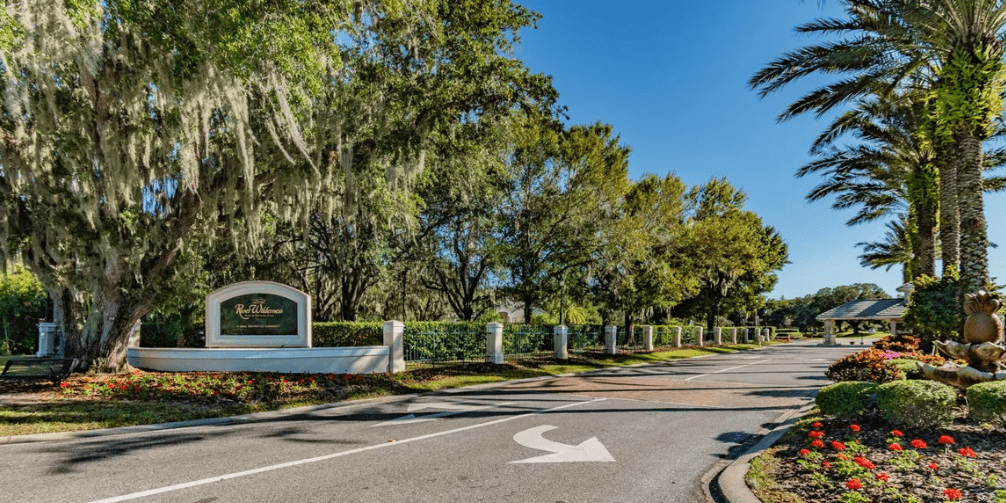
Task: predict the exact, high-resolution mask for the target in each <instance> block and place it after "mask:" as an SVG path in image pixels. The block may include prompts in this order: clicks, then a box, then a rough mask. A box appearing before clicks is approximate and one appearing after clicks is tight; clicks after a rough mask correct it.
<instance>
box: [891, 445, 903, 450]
mask: <svg viewBox="0 0 1006 503" xmlns="http://www.w3.org/2000/svg"><path fill="white" fill-rule="evenodd" d="M887 449H888V450H891V451H903V450H904V449H902V448H901V446H900V445H898V444H891V445H889V446H887Z"/></svg>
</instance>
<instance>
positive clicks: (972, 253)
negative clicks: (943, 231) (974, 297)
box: [957, 134, 989, 307]
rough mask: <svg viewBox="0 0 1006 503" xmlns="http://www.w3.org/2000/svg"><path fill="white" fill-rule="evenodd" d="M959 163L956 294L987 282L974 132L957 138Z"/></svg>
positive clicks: (979, 168) (979, 160)
mask: <svg viewBox="0 0 1006 503" xmlns="http://www.w3.org/2000/svg"><path fill="white" fill-rule="evenodd" d="M958 139H959V140H958V146H959V153H960V157H961V164H960V166H959V170H958V172H957V183H958V191H957V194H958V195H957V204H958V206H959V207H960V215H961V234H960V236H961V238H960V243H961V244H960V271H961V282H960V294H959V295H958V303H959V307H962V306H963V305H964V303H963V298H964V294H965V293H971V292H975V291H978V290H979V289H983V288H985V287H986V285H987V284H988V279H989V277H988V276H989V274H988V236H987V235H986V229H985V205H984V202H983V198H982V142H981V140H979V139H978V138H977V137H975V136H974V135H970V134H960V135H959V137H958Z"/></svg>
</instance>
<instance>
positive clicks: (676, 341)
mask: <svg viewBox="0 0 1006 503" xmlns="http://www.w3.org/2000/svg"><path fill="white" fill-rule="evenodd" d="M671 330H672V331H673V332H674V347H676V348H680V347H681V327H674V328H673V329H671Z"/></svg>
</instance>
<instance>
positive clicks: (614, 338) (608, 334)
mask: <svg viewBox="0 0 1006 503" xmlns="http://www.w3.org/2000/svg"><path fill="white" fill-rule="evenodd" d="M604 352H605V353H606V354H609V355H617V354H618V327H616V326H614V325H608V326H606V327H604Z"/></svg>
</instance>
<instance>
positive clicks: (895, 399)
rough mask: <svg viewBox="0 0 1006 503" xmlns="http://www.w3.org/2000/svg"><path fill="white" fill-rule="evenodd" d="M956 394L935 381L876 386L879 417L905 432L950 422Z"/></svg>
mask: <svg viewBox="0 0 1006 503" xmlns="http://www.w3.org/2000/svg"><path fill="white" fill-rule="evenodd" d="M956 402H957V392H955V391H954V389H953V388H951V387H950V386H947V385H946V384H943V383H938V382H936V381H896V382H889V383H884V384H881V385H880V386H877V408H878V409H879V410H880V414H881V416H882V417H883V418H884V419H886V420H888V421H890V422H892V423H894V424H898V425H904V426H906V427H909V428H920V429H921V428H939V427H942V426H946V425H949V424H950V423H951V422H952V421H953V420H954V404H955V403H956Z"/></svg>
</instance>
